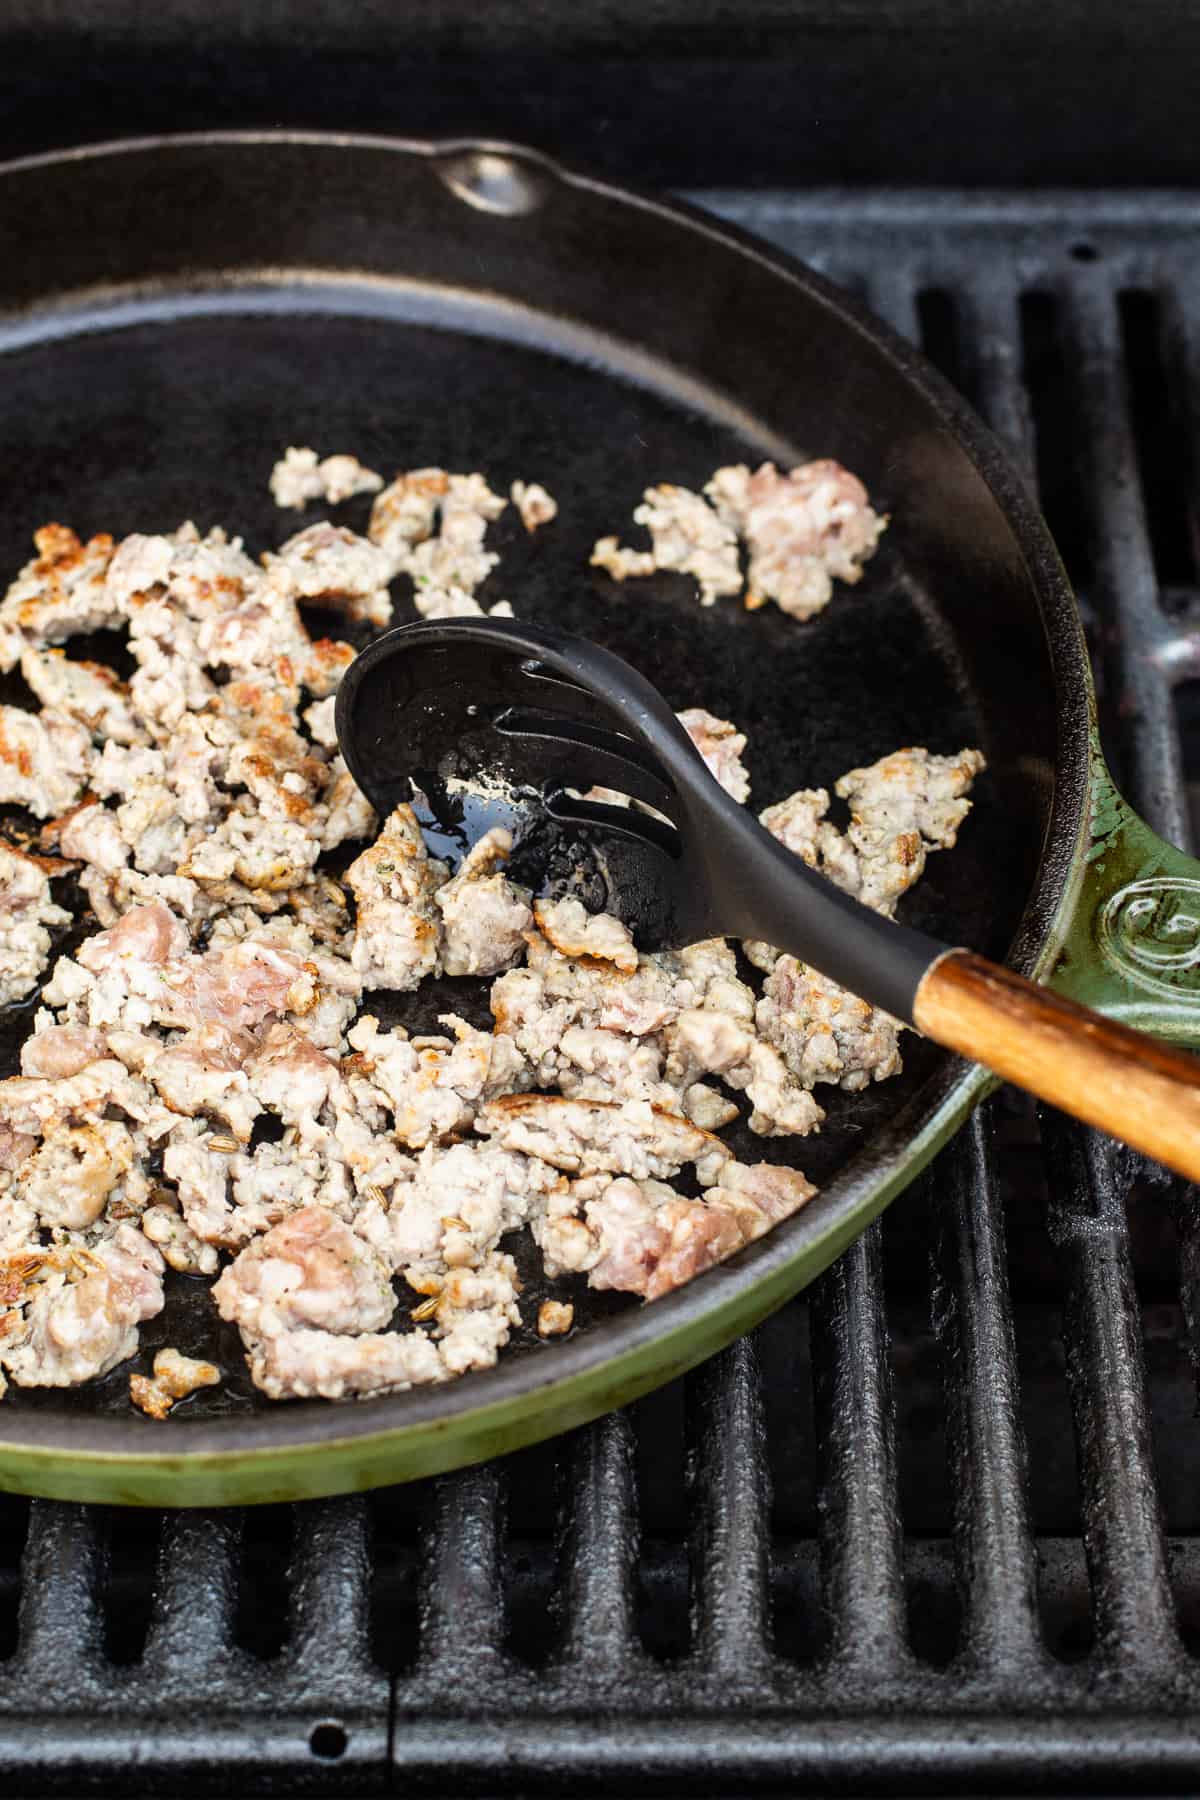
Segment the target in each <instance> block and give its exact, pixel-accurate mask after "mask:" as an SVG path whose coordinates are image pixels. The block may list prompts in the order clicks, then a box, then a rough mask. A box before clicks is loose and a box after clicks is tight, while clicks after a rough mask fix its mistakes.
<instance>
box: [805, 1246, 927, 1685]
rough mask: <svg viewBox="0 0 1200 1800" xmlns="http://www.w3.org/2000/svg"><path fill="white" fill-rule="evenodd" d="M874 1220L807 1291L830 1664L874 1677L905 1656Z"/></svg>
mask: <svg viewBox="0 0 1200 1800" xmlns="http://www.w3.org/2000/svg"><path fill="white" fill-rule="evenodd" d="M881 1242H882V1239H881V1235H880V1228H879V1226H878V1225H873V1226H872V1227H871V1228H870V1230H869V1231H868V1232H866V1234H865V1235H864V1236H863V1237H862V1238H860V1239H859V1240H858V1242H857V1243H855V1244H852V1245H851V1246H850V1248H849V1249H848V1250H847V1251H846V1252H845V1253H844V1255H843V1256H842V1257H841V1258H840V1259H839V1260H838V1261H837V1262H836V1263H835V1264H834V1265H833V1267H832V1268H831V1269H829V1270H828V1271H827V1272H826V1274H824V1275H823V1276H822V1277H821V1279H820V1281H819V1282H817V1283H816V1284H815V1286H814V1288H813V1290H812V1295H813V1298H812V1355H813V1378H814V1383H815V1389H816V1426H817V1463H818V1471H819V1481H820V1498H819V1501H818V1505H819V1509H820V1537H821V1555H822V1570H823V1584H824V1589H825V1599H826V1606H827V1608H828V1611H829V1615H830V1625H831V1630H832V1643H831V1648H830V1657H831V1660H832V1662H833V1663H835V1664H836V1665H838V1666H839V1667H841V1668H844V1669H845V1670H846V1671H847V1672H851V1671H853V1672H856V1673H858V1674H860V1675H863V1676H867V1677H869V1678H871V1679H875V1678H877V1677H880V1676H888V1675H891V1674H892V1672H893V1671H895V1670H897V1669H899V1667H900V1666H901V1664H902V1663H903V1661H904V1659H905V1651H904V1632H905V1624H904V1579H903V1572H902V1564H901V1527H900V1514H899V1508H898V1506H897V1503H896V1447H895V1438H894V1420H893V1411H892V1392H891V1378H892V1377H891V1363H890V1360H889V1353H888V1335H887V1320H886V1318H885V1316H884V1305H883V1271H882V1263H881Z"/></svg>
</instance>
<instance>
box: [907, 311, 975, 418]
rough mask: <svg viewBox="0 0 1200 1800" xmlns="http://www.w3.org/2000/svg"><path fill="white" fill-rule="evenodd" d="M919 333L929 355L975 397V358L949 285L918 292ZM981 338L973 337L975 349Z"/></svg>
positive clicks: (960, 388)
mask: <svg viewBox="0 0 1200 1800" xmlns="http://www.w3.org/2000/svg"><path fill="white" fill-rule="evenodd" d="M917 336H918V341H919V343H920V345H921V348H922V350H924V352H925V354H926V356H927V357H928V358H929V360H930V362H931V363H932V364H933V366H934V367H935V368H936V369H940V371H941V373H942V374H943V375H944V376H945V377H946V380H947V381H949V382H952V383H953V385H954V386H955V387H956V388H957V389H958V391H959V393H960V394H963V395H965V396H966V398H967V399H968V400H974V399H975V398H976V395H975V378H974V367H973V358H971V357H970V355H969V351H968V340H967V338H966V337H965V335H964V333H963V329H962V319H961V316H960V312H959V306H958V302H957V300H956V298H955V296H954V295H953V294H951V293H949V292H948V291H947V289H945V288H941V287H932V288H922V290H921V292H920V293H919V294H918V295H917ZM976 343H977V340H976V339H974V338H972V339H971V340H970V345H971V349H972V350H973V349H974V348H975V346H976Z"/></svg>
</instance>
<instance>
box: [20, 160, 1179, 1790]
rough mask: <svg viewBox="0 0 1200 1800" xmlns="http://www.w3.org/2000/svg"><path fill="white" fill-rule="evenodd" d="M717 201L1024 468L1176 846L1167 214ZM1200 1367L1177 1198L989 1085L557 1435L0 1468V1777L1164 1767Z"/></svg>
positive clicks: (1130, 204)
mask: <svg viewBox="0 0 1200 1800" xmlns="http://www.w3.org/2000/svg"><path fill="white" fill-rule="evenodd" d="M707 201H708V203H709V204H712V205H715V206H716V207H717V208H718V209H719V210H722V211H724V212H726V213H728V214H729V215H730V216H732V217H733V218H735V219H736V220H737V222H738V223H740V224H742V225H745V226H747V227H749V228H750V229H751V230H754V231H757V232H759V233H760V234H762V235H764V236H767V237H770V238H774V239H775V240H776V241H778V242H779V243H781V244H782V245H783V246H784V247H785V248H787V249H789V250H792V251H795V252H796V253H798V254H800V255H802V256H804V257H806V258H807V259H808V260H809V261H810V262H812V263H814V264H815V265H816V266H818V267H820V268H823V269H824V270H826V271H827V272H828V273H830V274H832V275H834V276H835V277H836V278H838V279H840V280H842V281H844V282H845V283H846V284H847V285H849V286H851V287H854V288H856V289H857V290H858V291H860V292H862V293H863V294H864V295H865V296H866V298H867V299H868V300H869V301H870V303H871V304H872V305H873V306H874V307H875V308H876V310H878V311H880V312H882V313H883V314H884V315H885V316H886V317H888V318H889V319H890V321H891V322H892V323H893V324H894V325H895V326H897V327H898V328H899V329H900V330H901V331H903V332H905V333H907V334H908V335H910V336H912V337H914V338H916V339H917V340H918V341H921V342H923V344H924V345H925V347H926V349H927V350H928V351H929V352H930V354H931V355H932V356H933V357H934V359H935V360H937V361H938V362H939V363H940V364H941V365H942V366H943V368H944V369H945V371H946V372H947V373H948V374H949V375H950V376H951V378H952V379H954V380H955V381H956V382H957V383H958V385H960V386H961V387H962V388H963V389H964V391H965V392H966V393H967V394H968V397H969V398H971V399H972V400H973V401H974V402H975V403H976V404H977V405H978V406H979V408H980V409H981V411H982V412H983V413H984V414H985V416H986V417H987V418H988V419H989V421H990V422H991V424H992V425H993V427H994V428H995V429H996V430H997V432H998V433H999V434H1000V435H1001V436H1002V437H1003V438H1004V439H1006V440H1007V442H1008V443H1009V445H1010V446H1011V448H1012V449H1013V451H1014V452H1015V454H1016V456H1017V457H1018V459H1019V460H1020V462H1021V463H1022V464H1023V466H1024V467H1025V468H1026V469H1027V471H1029V472H1030V474H1031V476H1032V475H1034V473H1035V472H1036V475H1037V477H1038V478H1039V481H1040V488H1041V493H1042V497H1043V502H1044V505H1045V507H1046V510H1047V512H1048V515H1049V518H1050V522H1051V525H1052V527H1053V528H1054V530H1055V532H1056V535H1057V537H1058V539H1059V542H1060V545H1061V546H1062V547H1063V549H1064V552H1065V554H1066V556H1067V560H1068V563H1069V565H1070V568H1071V572H1072V574H1073V575H1074V577H1075V579H1076V580H1077V582H1078V583H1079V584H1080V586H1081V588H1082V590H1083V598H1084V606H1085V616H1086V618H1087V620H1088V621H1089V625H1090V635H1091V637H1092V642H1093V649H1094V651H1095V653H1096V656H1097V673H1098V679H1099V685H1100V692H1101V701H1102V708H1103V711H1104V715H1105V720H1106V726H1107V729H1108V737H1109V748H1110V753H1111V755H1112V757H1113V760H1114V762H1115V763H1116V765H1117V767H1118V769H1119V770H1120V772H1121V774H1122V776H1123V778H1124V780H1125V783H1126V785H1127V787H1128V789H1129V791H1130V793H1131V796H1132V798H1133V799H1134V800H1135V801H1136V803H1137V804H1138V805H1139V806H1140V807H1141V809H1142V810H1143V811H1144V812H1145V813H1146V815H1147V816H1148V817H1149V818H1150V820H1151V822H1152V823H1154V824H1155V825H1156V826H1157V827H1158V828H1159V829H1160V830H1161V831H1163V832H1165V833H1166V834H1167V835H1169V836H1172V837H1174V838H1176V839H1177V840H1180V841H1185V842H1186V841H1187V840H1188V839H1189V837H1190V833H1191V826H1190V822H1189V806H1188V801H1189V793H1190V792H1191V791H1192V790H1191V789H1190V787H1189V781H1190V780H1191V779H1192V778H1193V777H1194V775H1195V774H1196V773H1197V771H1194V770H1192V769H1191V768H1190V767H1189V766H1188V764H1187V761H1186V757H1185V750H1184V746H1185V745H1186V743H1187V742H1188V740H1200V731H1195V730H1193V729H1185V731H1184V733H1183V734H1182V737H1183V744H1182V745H1181V734H1180V732H1179V731H1178V729H1177V717H1176V704H1177V700H1178V701H1179V706H1180V712H1181V716H1182V718H1183V720H1184V722H1185V725H1190V722H1191V721H1192V719H1193V718H1194V716H1195V703H1194V702H1195V691H1196V690H1195V689H1194V688H1189V687H1188V686H1187V684H1188V683H1189V682H1195V681H1196V680H1198V679H1200V633H1196V632H1194V627H1195V625H1196V623H1197V621H1198V620H1200V591H1198V590H1197V586H1196V558H1197V541H1198V539H1197V530H1196V519H1195V516H1194V512H1193V511H1191V510H1190V509H1189V500H1188V495H1189V492H1191V494H1192V495H1193V503H1192V504H1193V505H1194V496H1195V493H1196V485H1195V481H1194V475H1195V450H1196V444H1197V435H1196V426H1197V419H1196V414H1195V411H1194V410H1193V411H1192V412H1190V413H1189V411H1188V408H1189V407H1190V408H1193V409H1194V408H1195V406H1196V404H1197V397H1198V396H1200V347H1198V346H1200V336H1198V334H1200V305H1198V304H1197V296H1200V279H1198V278H1200V235H1198V234H1197V231H1196V225H1197V222H1198V219H1197V213H1198V209H1197V207H1196V206H1195V205H1193V204H1192V203H1191V202H1190V201H1188V200H1186V199H1185V198H1183V197H1179V196H1175V197H1172V196H1167V195H1164V196H1153V195H1150V196H1147V195H1138V194H1124V195H1119V196H1118V195H1112V196H1094V197H1091V198H1088V197H1080V196H1078V195H1076V196H1071V197H1068V196H1054V195H1042V196H1037V195H1035V196H1023V197H1017V196H987V195H976V196H973V197H965V196H954V195H949V194H941V195H934V194H927V193H926V194H921V195H915V194H914V195H905V194H902V193H896V192H892V193H883V192H881V193H879V194H875V195H872V194H865V195H864V194H859V195H853V196H851V195H847V194H837V193H828V194H809V195H806V196H804V197H798V196H796V195H792V194H778V195H773V194H772V195H757V196H754V197H747V196H741V195H731V194H724V195H717V196H711V195H710V196H708V197H707ZM1189 709H1190V710H1189ZM1006 1236H1007V1242H1006ZM1197 1364H1200V1203H1198V1202H1197V1200H1196V1197H1195V1195H1194V1194H1192V1193H1190V1192H1189V1191H1185V1190H1182V1189H1179V1188H1177V1186H1176V1185H1175V1184H1171V1183H1168V1182H1166V1181H1165V1180H1164V1179H1163V1178H1161V1177H1158V1176H1157V1175H1156V1174H1155V1173H1154V1172H1153V1171H1151V1170H1149V1169H1148V1168H1147V1166H1146V1165H1144V1164H1142V1163H1140V1162H1138V1161H1137V1160H1136V1159H1134V1158H1132V1157H1131V1156H1129V1155H1127V1154H1126V1153H1124V1152H1122V1151H1119V1150H1117V1149H1116V1148H1115V1147H1114V1146H1112V1145H1111V1144H1109V1143H1108V1142H1106V1141H1105V1140H1102V1139H1100V1138H1098V1137H1096V1136H1094V1135H1092V1134H1088V1133H1086V1132H1084V1131H1083V1130H1081V1129H1079V1128H1076V1127H1074V1126H1072V1125H1069V1124H1067V1123H1065V1122H1064V1121H1062V1120H1061V1119H1058V1118H1056V1117H1054V1116H1051V1115H1047V1116H1046V1117H1045V1119H1044V1120H1043V1121H1042V1130H1041V1132H1040V1134H1039V1130H1038V1124H1037V1122H1036V1121H1035V1120H1034V1118H1033V1116H1032V1114H1031V1112H1030V1110H1029V1109H1028V1108H1026V1107H1025V1106H1024V1105H1023V1103H1021V1102H1020V1101H1019V1100H1018V1099H1017V1098H1015V1097H1013V1096H1011V1095H1001V1096H999V1097H997V1099H995V1100H993V1101H992V1102H990V1103H989V1104H988V1106H987V1107H986V1108H985V1109H984V1111H983V1112H982V1113H981V1114H980V1115H979V1116H977V1117H976V1118H975V1119H974V1120H972V1121H971V1123H970V1124H969V1125H968V1126H967V1127H966V1128H965V1129H964V1130H963V1131H962V1132H961V1133H960V1134H959V1136H958V1138H957V1139H956V1140H955V1142H954V1143H953V1144H952V1145H951V1146H950V1147H949V1148H948V1149H947V1150H946V1151H945V1152H944V1153H943V1154H942V1156H941V1157H940V1158H939V1159H938V1161H937V1163H936V1164H935V1166H934V1168H933V1170H932V1171H931V1172H930V1174H929V1175H928V1176H926V1177H925V1178H924V1179H923V1180H922V1182H921V1183H920V1184H919V1185H918V1187H917V1188H916V1189H915V1190H914V1191H913V1192H912V1193H911V1194H910V1195H908V1196H906V1197H905V1199H904V1201H903V1202H902V1203H901V1204H900V1205H899V1206H898V1207H896V1208H895V1209H893V1211H892V1212H891V1213H890V1214H889V1215H888V1216H887V1218H886V1219H885V1220H884V1221H883V1222H882V1223H881V1224H880V1225H877V1226H875V1227H873V1228H872V1230H871V1231H870V1232H869V1233H868V1234H867V1236H866V1237H865V1238H864V1239H863V1240H862V1241H861V1242H859V1243H858V1244H856V1245H855V1246H854V1247H853V1248H852V1249H851V1250H849V1251H848V1252H847V1253H846V1255H845V1256H844V1257H843V1258H842V1260H841V1261H840V1262H839V1263H838V1264H837V1265H836V1266H835V1267H834V1268H833V1269H832V1270H830V1271H829V1272H828V1274H826V1275H825V1276H824V1277H823V1278H822V1280H821V1281H820V1282H819V1283H818V1285H817V1286H816V1287H815V1288H814V1289H813V1290H812V1291H811V1294H810V1295H809V1296H808V1297H806V1298H802V1299H801V1300H798V1301H796V1302H794V1303H792V1304H791V1305H790V1306H788V1307H787V1308H785V1309H784V1310H783V1312H782V1313H780V1314H779V1315H778V1316H777V1317H776V1318H775V1319H773V1320H771V1321H769V1322H768V1323H767V1324H766V1325H765V1326H764V1327H763V1328H762V1329H761V1330H760V1331H759V1332H758V1333H757V1334H756V1335H755V1337H754V1338H753V1339H752V1340H747V1341H745V1342H743V1343H740V1344H737V1345H735V1346H734V1347H733V1348H732V1349H730V1350H729V1351H727V1352H726V1353H725V1354H724V1355H723V1356H721V1357H719V1358H717V1359H716V1360H715V1361H713V1362H712V1363H711V1364H709V1365H708V1366H707V1367H705V1368H704V1369H701V1370H700V1371H698V1372H697V1373H696V1374H695V1375H693V1376H691V1377H689V1378H688V1379H687V1380H686V1382H684V1383H683V1384H678V1385H677V1386H676V1387H675V1388H673V1389H669V1390H667V1391H665V1392H664V1393H662V1394H659V1395H655V1396H651V1397H650V1398H649V1399H648V1400H646V1401H644V1402H642V1403H641V1404H640V1405H639V1406H638V1407H637V1408H635V1409H634V1410H633V1411H632V1413H631V1414H629V1415H625V1416H617V1417H614V1418H611V1419H608V1420H604V1421H602V1422H601V1423H600V1424H598V1425H596V1426H594V1427H592V1428H590V1429H588V1430H586V1431H583V1432H580V1433H578V1434H576V1436H575V1437H574V1438H572V1439H570V1440H567V1441H564V1442H563V1443H561V1444H559V1445H558V1446H552V1447H543V1448H541V1449H539V1450H534V1451H529V1452H525V1453H523V1454H522V1455H520V1456H517V1457H514V1458H512V1459H510V1460H509V1461H508V1462H507V1463H505V1464H503V1465H497V1466H494V1467H489V1468H485V1469H480V1470H474V1471H470V1472H467V1473H465V1474H463V1475H460V1476H455V1477H449V1478H445V1479H443V1480H440V1481H438V1482H436V1483H431V1484H427V1485H426V1487H424V1488H422V1489H409V1490H396V1491H393V1492H388V1493H385V1494H382V1495H377V1496H374V1497H372V1498H370V1499H367V1500H353V1501H341V1502H329V1503H320V1504H313V1505H305V1506H299V1507H296V1508H293V1509H269V1510H267V1511H265V1512H260V1513H254V1514H247V1515H244V1516H239V1515H237V1514H233V1513H230V1514H191V1515H173V1516H172V1515H164V1516H160V1517H158V1518H154V1517H153V1516H146V1515H138V1516H137V1517H136V1519H135V1521H134V1523H133V1524H132V1525H131V1524H130V1522H129V1520H128V1519H124V1518H121V1517H119V1516H115V1515H112V1514H108V1513H105V1512H102V1511H100V1510H90V1509H84V1508H73V1507H66V1506H58V1505H50V1504H47V1503H42V1502H34V1503H32V1504H29V1503H27V1502H23V1501H18V1500H5V1499H3V1498H0V1742H2V1743H3V1745H4V1752H3V1756H4V1761H5V1762H6V1764H7V1774H8V1782H7V1788H8V1791H20V1792H22V1793H26V1792H27V1793H30V1794H33V1793H42V1792H49V1791H61V1792H66V1791H68V1790H69V1791H70V1792H72V1793H78V1792H82V1791H99V1790H103V1789H105V1788H107V1789H110V1790H112V1791H120V1792H121V1793H123V1794H130V1793H132V1792H135V1791H145V1792H147V1793H171V1794H182V1793H190V1792H196V1793H216V1792H229V1791H235V1790H236V1791H239V1792H246V1793H249V1792H256V1793H257V1792H273V1791H286V1792H288V1793H298V1792H350V1791H353V1792H354V1793H356V1794H368V1793H374V1792H377V1791H384V1790H387V1789H389V1788H391V1787H403V1788H404V1789H405V1790H406V1791H411V1792H436V1793H438V1794H439V1795H447V1794H454V1793H459V1792H462V1793H472V1792H479V1793H489V1794H500V1793H522V1794H527V1793H533V1792H539V1791H546V1792H561V1791H563V1790H564V1789H566V1788H570V1789H571V1790H572V1791H575V1790H578V1791H581V1792H582V1791H587V1792H590V1791H593V1790H595V1791H600V1790H601V1789H603V1788H604V1787H605V1786H608V1787H610V1788H611V1787H615V1788H616V1789H617V1791H620V1792H622V1793H635V1792H672V1793H679V1792H722V1793H730V1794H732V1793H741V1792H758V1791H778V1790H782V1789H784V1788H786V1789H787V1790H788V1791H790V1792H796V1791H801V1790H803V1789H805V1788H809V1787H816V1788H821V1789H824V1788H826V1787H834V1786H836V1787H838V1788H842V1789H845V1790H847V1791H858V1790H869V1791H872V1792H876V1793H883V1792H888V1793H891V1792H911V1791H917V1790H926V1791H932V1790H940V1791H964V1790H970V1791H972V1792H983V1791H989V1790H990V1791H997V1790H1011V1789H1013V1788H1015V1787H1016V1786H1017V1785H1018V1784H1019V1785H1020V1786H1022V1787H1025V1788H1036V1787H1041V1788H1050V1789H1054V1790H1056V1791H1059V1792H1067V1791H1079V1790H1089V1789H1094V1788H1096V1787H1098V1786H1101V1785H1103V1786H1104V1788H1105V1790H1106V1791H1115V1790H1117V1789H1122V1790H1128V1789H1138V1788H1145V1789H1151V1788H1152V1789H1153V1790H1154V1791H1155V1792H1163V1791H1168V1790H1170V1789H1173V1788H1175V1789H1192V1788H1194V1787H1195V1785H1196V1783H1197V1781H1198V1780H1200V1711H1198V1707H1200V1666H1198V1665H1197V1662H1196V1660H1195V1658H1196V1653H1197V1650H1198V1648H1200V1549H1198V1548H1197V1544H1198V1542H1200V1539H1198V1538H1197V1535H1196V1534H1197V1533H1198V1532H1200V1481H1198V1480H1197V1476H1198V1475H1200V1426H1198V1425H1197V1423H1196V1420H1195V1417H1194V1414H1195V1386H1194V1367H1195V1366H1196V1365H1197ZM1072 1435H1073V1438H1074V1444H1075V1451H1074V1453H1073V1451H1072ZM1027 1446H1028V1448H1027ZM1160 1496H1161V1497H1160ZM155 1532H157V1538H158V1542H157V1549H156V1551H155V1552H154V1554H151V1553H150V1551H149V1550H148V1549H147V1547H146V1546H147V1543H148V1540H149V1539H150V1538H151V1537H152V1536H153V1535H154V1534H155ZM133 1764H136V1765H137V1767H138V1768H139V1769H140V1771H141V1774H140V1775H139V1776H138V1777H136V1778H134V1777H131V1774H130V1767H131V1765H133Z"/></svg>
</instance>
